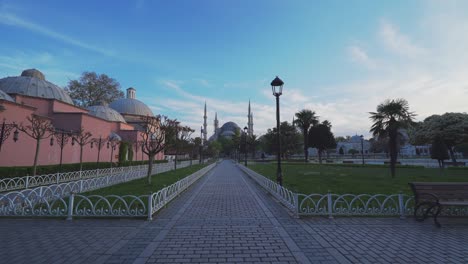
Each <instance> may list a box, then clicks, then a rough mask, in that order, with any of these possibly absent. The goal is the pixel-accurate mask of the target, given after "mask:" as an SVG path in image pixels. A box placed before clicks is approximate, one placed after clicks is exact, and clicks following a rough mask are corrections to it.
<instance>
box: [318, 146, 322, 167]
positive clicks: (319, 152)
mask: <svg viewBox="0 0 468 264" xmlns="http://www.w3.org/2000/svg"><path fill="white" fill-rule="evenodd" d="M317 153H318V158H319V163H320V164H322V150H320V149H317Z"/></svg>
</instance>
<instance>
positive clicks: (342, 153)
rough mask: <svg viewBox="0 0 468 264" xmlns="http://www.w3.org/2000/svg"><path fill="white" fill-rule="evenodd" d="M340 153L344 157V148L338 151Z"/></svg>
mask: <svg viewBox="0 0 468 264" xmlns="http://www.w3.org/2000/svg"><path fill="white" fill-rule="evenodd" d="M338 153H339V154H340V155H344V150H343V147H340V150H339V151H338Z"/></svg>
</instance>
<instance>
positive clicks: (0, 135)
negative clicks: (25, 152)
mask: <svg viewBox="0 0 468 264" xmlns="http://www.w3.org/2000/svg"><path fill="white" fill-rule="evenodd" d="M13 128H16V129H15V132H13V141H15V142H16V141H18V135H19V132H18V128H17V126H16V124H15V123H12V124H7V123H5V119H3V123H2V128H1V130H0V151H1V150H2V145H3V142H5V140H6V139H7V138H8V137H9V136H10V133H11V130H13Z"/></svg>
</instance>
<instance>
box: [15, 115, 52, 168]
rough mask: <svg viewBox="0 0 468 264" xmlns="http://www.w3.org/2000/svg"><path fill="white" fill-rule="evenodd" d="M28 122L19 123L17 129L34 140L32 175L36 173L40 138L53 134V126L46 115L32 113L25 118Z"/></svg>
mask: <svg viewBox="0 0 468 264" xmlns="http://www.w3.org/2000/svg"><path fill="white" fill-rule="evenodd" d="M26 119H27V120H28V122H29V124H28V125H23V123H21V124H20V125H19V126H18V129H19V130H20V131H22V132H24V133H25V134H26V135H28V136H29V137H31V138H33V139H35V140H36V154H35V155H34V164H33V175H36V169H37V157H38V156H39V148H40V146H41V140H42V139H45V138H48V137H50V136H52V135H53V134H54V126H53V125H52V123H51V122H50V119H49V118H47V117H43V116H39V115H35V114H32V115H31V116H28V117H27V118H26Z"/></svg>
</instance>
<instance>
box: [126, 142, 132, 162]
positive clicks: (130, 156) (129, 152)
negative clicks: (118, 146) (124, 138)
mask: <svg viewBox="0 0 468 264" xmlns="http://www.w3.org/2000/svg"><path fill="white" fill-rule="evenodd" d="M131 146H132V145H131V144H130V145H129V148H128V157H127V158H128V161H133V148H132V147H131Z"/></svg>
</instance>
